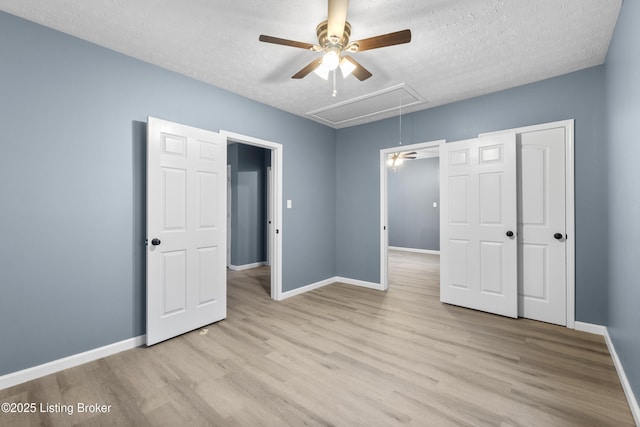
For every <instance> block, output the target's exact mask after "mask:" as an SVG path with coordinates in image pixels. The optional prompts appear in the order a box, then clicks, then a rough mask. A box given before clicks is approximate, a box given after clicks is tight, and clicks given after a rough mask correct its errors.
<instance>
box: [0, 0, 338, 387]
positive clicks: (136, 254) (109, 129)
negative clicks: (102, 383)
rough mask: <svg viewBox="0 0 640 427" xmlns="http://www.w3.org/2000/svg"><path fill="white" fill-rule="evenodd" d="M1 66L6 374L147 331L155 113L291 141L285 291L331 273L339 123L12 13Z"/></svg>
mask: <svg viewBox="0 0 640 427" xmlns="http://www.w3.org/2000/svg"><path fill="white" fill-rule="evenodd" d="M0 58H1V60H0V64H1V65H0V117H1V118H2V141H3V142H2V154H1V155H0V194H2V202H1V204H2V208H1V209H0V227H1V230H2V244H1V245H0V295H1V297H0V325H3V327H2V328H0V343H1V344H0V375H3V374H7V373H11V372H14V371H18V370H21V369H25V368H29V367H32V366H35V365H39V364H42V363H46V362H49V361H52V360H56V359H60V358H63V357H66V356H69V355H73V354H77V353H81V352H84V351H87V350H91V349H95V348H98V347H101V346H104V345H108V344H112V343H114V342H119V341H122V340H126V339H129V338H132V337H136V336H139V335H142V334H144V333H145V317H146V313H145V306H146V294H145V287H146V285H145V280H146V278H145V268H146V267H145V257H146V248H145V245H144V241H145V237H146V229H145V221H146V220H145V217H146V210H145V209H146V208H145V199H146V193H145V186H146V183H145V176H146V170H145V162H146V121H147V117H148V116H154V117H158V118H162V119H166V120H171V121H175V122H179V123H184V124H187V125H190V126H195V127H199V128H203V129H209V130H213V131H217V130H219V129H224V130H227V131H230V132H235V133H239V134H244V135H249V136H252V137H256V138H261V139H264V140H268V141H274V142H277V143H280V144H282V146H283V162H284V164H283V181H284V184H283V186H284V187H283V199H285V200H286V199H292V200H293V201H294V205H293V206H294V208H293V209H285V207H284V206H283V207H282V209H283V217H282V230H281V232H282V251H283V252H282V269H283V270H282V286H283V290H284V291H287V290H291V289H294V288H297V287H300V286H304V285H307V284H310V283H315V282H318V281H320V280H324V279H327V278H330V277H333V276H335V257H334V253H335V234H334V233H332V232H327V230H334V229H335V186H336V184H335V156H336V153H335V131H334V130H333V129H330V128H328V127H326V126H323V125H321V124H318V123H315V122H312V121H310V120H307V119H304V118H300V117H297V116H294V115H292V114H288V113H285V112H283V111H281V110H277V109H274V108H271V107H267V106H266V105H263V104H260V103H257V102H254V101H251V100H248V99H246V98H242V97H240V96H237V95H234V94H231V93H229V92H227V91H224V90H221V89H218V88H215V87H212V86H210V85H207V84H204V83H201V82H198V81H195V80H193V79H190V78H187V77H184V76H181V75H179V74H176V73H173V72H170V71H167V70H163V69H161V68H158V67H155V66H152V65H150V64H147V63H144V62H142V61H138V60H135V59H132V58H130V57H127V56H124V55H121V54H118V53H116V52H113V51H110V50H108V49H104V48H101V47H98V46H96V45H93V44H91V43H88V42H85V41H82V40H79V39H77V38H74V37H71V36H68V35H65V34H62V33H60V32H57V31H55V30H52V29H48V28H45V27H42V26H40V25H36V24H34V23H30V22H28V21H25V20H23V19H20V18H17V17H14V16H11V15H9V14H6V13H4V12H0ZM309 242H313V244H311V245H310V244H309ZM7 325H14V326H15V327H7Z"/></svg>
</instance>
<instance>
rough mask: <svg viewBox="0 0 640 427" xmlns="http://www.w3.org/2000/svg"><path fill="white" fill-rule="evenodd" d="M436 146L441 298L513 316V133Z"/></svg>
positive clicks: (515, 299) (515, 270)
mask: <svg viewBox="0 0 640 427" xmlns="http://www.w3.org/2000/svg"><path fill="white" fill-rule="evenodd" d="M440 150H441V151H440V185H441V192H440V198H441V200H440V203H441V205H440V206H441V213H440V222H441V224H440V263H441V268H440V300H441V301H442V302H445V303H449V304H455V305H459V306H463V307H467V308H473V309H476V310H482V311H487V312H490V313H495V314H500V315H503V316H509V317H517V316H518V286H517V284H518V256H517V253H518V245H517V236H516V233H517V224H518V216H517V183H516V169H517V166H516V135H515V133H508V134H499V135H491V136H486V137H480V138H476V139H471V140H466V141H458V142H452V143H447V144H443V145H442V146H441V148H440Z"/></svg>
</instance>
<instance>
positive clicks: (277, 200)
mask: <svg viewBox="0 0 640 427" xmlns="http://www.w3.org/2000/svg"><path fill="white" fill-rule="evenodd" d="M220 135H222V136H223V137H224V138H225V139H226V141H227V143H231V142H239V143H241V144H247V145H252V146H255V147H262V148H266V149H267V150H270V151H271V171H272V183H271V190H272V191H271V194H270V195H269V199H270V200H271V203H272V215H273V216H272V219H271V224H270V230H271V235H272V236H273V237H272V239H271V241H270V242H269V248H270V250H269V258H270V267H271V298H272V299H274V300H276V301H279V300H280V299H281V298H282V183H283V179H282V176H283V165H284V162H283V158H284V154H283V146H282V144H279V143H277V142H272V141H267V140H264V139H260V138H255V137H252V136H248V135H242V134H239V133H234V132H229V131H226V130H222V129H221V130H220Z"/></svg>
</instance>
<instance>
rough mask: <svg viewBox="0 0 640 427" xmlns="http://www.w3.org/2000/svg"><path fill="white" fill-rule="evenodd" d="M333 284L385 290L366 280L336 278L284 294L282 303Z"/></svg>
mask: <svg viewBox="0 0 640 427" xmlns="http://www.w3.org/2000/svg"><path fill="white" fill-rule="evenodd" d="M333 283H344V284H347V285H353V286H360V287H363V288H370V289H376V290H379V291H383V290H384V289H382V285H381V284H380V283H373V282H365V281H364V280H356V279H349V278H347V277H340V276H334V277H330V278H328V279H325V280H321V281H319V282H315V283H311V284H309V285H306V286H302V287H299V288H296V289H292V290H290V291H286V292H283V293H282V294H280V301H282V300H284V299H287V298H291V297H292V296H295V295H300V294H303V293H305V292H309V291H312V290H314V289H318V288H321V287H323V286H327V285H331V284H333Z"/></svg>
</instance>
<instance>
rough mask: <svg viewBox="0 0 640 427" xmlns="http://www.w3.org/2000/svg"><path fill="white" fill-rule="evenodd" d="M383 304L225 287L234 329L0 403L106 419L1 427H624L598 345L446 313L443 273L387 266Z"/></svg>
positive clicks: (142, 351) (54, 381)
mask: <svg viewBox="0 0 640 427" xmlns="http://www.w3.org/2000/svg"><path fill="white" fill-rule="evenodd" d="M389 259H390V290H389V291H388V292H386V293H383V292H379V291H375V290H370V289H365V288H358V287H354V286H349V285H344V284H334V285H330V286H326V287H324V288H321V289H318V290H315V291H312V292H308V293H306V294H304V295H299V296H296V297H292V298H290V299H287V300H285V301H282V302H273V301H271V300H270V299H269V295H268V289H269V287H268V280H269V277H268V274H269V272H268V268H259V269H254V270H250V271H244V272H229V290H228V294H229V309H228V313H229V317H228V319H226V320H224V321H222V322H219V323H217V324H215V325H211V326H209V327H208V332H207V333H206V334H201V333H200V331H195V332H192V333H189V334H185V335H183V336H181V337H178V338H175V339H172V340H169V341H167V342H164V343H161V344H158V345H156V346H154V347H151V348H138V349H134V350H131V351H126V352H123V353H120V354H117V355H114V356H111V357H108V358H105V359H101V360H98V361H95V362H92V363H88V364H86V365H83V366H79V367H76V368H73V369H68V370H66V371H62V372H60V373H57V374H52V375H49V376H47V377H44V378H41V379H38V380H35V381H31V382H29V383H26V384H23V385H19V386H16V387H13V388H9V389H5V390H1V391H0V402H23V403H26V402H36V403H38V405H39V404H40V403H41V402H42V403H49V404H55V403H61V404H70V405H74V406H75V405H76V404H77V403H78V402H89V403H93V402H97V403H104V404H108V405H111V406H112V407H111V410H110V412H109V413H108V414H87V413H80V414H78V413H77V412H75V413H74V414H73V415H67V414H42V413H39V414H34V415H15V416H14V415H7V414H2V413H0V425H2V426H7V425H10V426H21V425H25V426H26V425H56V426H58V425H60V426H68V425H77V424H79V425H135V426H145V425H158V426H162V425H167V426H187V425H188V426H194V425H213V426H305V425H310V426H314V425H322V426H331V425H335V426H360V425H361V426H396V425H412V426H465V425H468V426H485V425H487V426H590V425H593V426H632V425H633V420H632V417H631V413H630V411H629V408H628V406H627V403H626V400H625V397H624V394H623V391H622V388H621V386H620V382H619V380H618V377H617V376H616V372H615V369H614V366H613V364H612V361H611V357H610V355H609V353H608V352H607V348H606V346H605V343H604V341H603V339H602V337H599V336H595V335H590V334H586V333H581V332H577V331H573V330H569V329H566V328H562V327H557V326H553V325H548V324H544V323H540V322H535V321H530V320H525V319H519V320H513V319H507V318H503V317H498V316H493V315H489V314H485V313H481V312H476V311H472V310H466V309H462V308H458V307H453V306H448V305H443V304H441V303H440V302H439V300H438V268H439V266H438V259H437V257H436V256H433V255H417V254H407V253H398V252H392V253H391V254H390V258H389Z"/></svg>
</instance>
